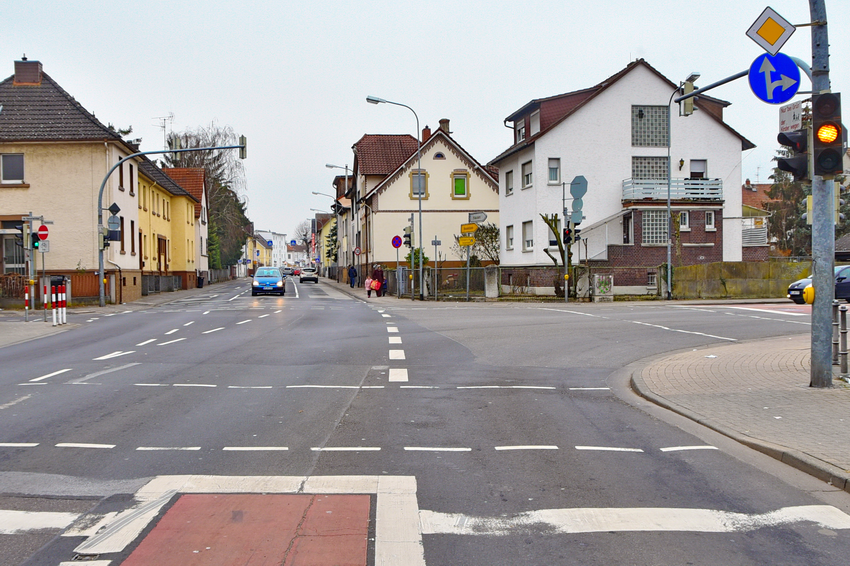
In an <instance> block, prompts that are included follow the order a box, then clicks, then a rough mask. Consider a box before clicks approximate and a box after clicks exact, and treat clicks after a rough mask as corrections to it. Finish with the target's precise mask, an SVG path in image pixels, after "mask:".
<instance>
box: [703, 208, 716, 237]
mask: <svg viewBox="0 0 850 566" xmlns="http://www.w3.org/2000/svg"><path fill="white" fill-rule="evenodd" d="M709 219H710V221H709ZM716 219H717V215H716V214H715V213H714V211H713V210H706V211H705V231H706V232H716V231H717V225H716V224H715V222H716Z"/></svg>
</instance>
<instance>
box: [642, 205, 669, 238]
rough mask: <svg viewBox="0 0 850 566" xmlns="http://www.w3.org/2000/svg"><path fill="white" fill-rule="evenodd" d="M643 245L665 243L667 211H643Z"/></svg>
mask: <svg viewBox="0 0 850 566" xmlns="http://www.w3.org/2000/svg"><path fill="white" fill-rule="evenodd" d="M642 242H643V243H644V244H666V243H667V211H666V210H644V211H643V240H642Z"/></svg>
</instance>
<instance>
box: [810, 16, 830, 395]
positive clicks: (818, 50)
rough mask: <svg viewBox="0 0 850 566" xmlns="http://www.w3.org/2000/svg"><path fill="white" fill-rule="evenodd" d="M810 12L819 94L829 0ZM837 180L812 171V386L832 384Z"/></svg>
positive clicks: (824, 73) (825, 76)
mask: <svg viewBox="0 0 850 566" xmlns="http://www.w3.org/2000/svg"><path fill="white" fill-rule="evenodd" d="M809 13H810V15H811V20H812V91H813V92H814V93H815V94H819V93H822V92H828V91H829V89H830V82H829V38H828V34H827V25H826V5H825V0H809ZM810 151H812V149H811V148H810ZM812 173H814V171H812ZM830 177H831V176H830ZM833 184H834V183H833V182H832V179H831V178H830V179H829V180H827V179H825V178H824V177H823V176H821V175H814V174H813V175H812V201H813V202H812V263H813V273H812V284H813V286H814V288H815V301H814V304H813V305H812V339H811V340H812V341H811V382H810V383H809V386H810V387H832V300H833V297H834V295H835V283H834V275H833V273H834V269H833V266H834V265H835V221H834V215H835V213H834V211H833V195H832V187H833Z"/></svg>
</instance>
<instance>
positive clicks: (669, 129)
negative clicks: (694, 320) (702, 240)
mask: <svg viewBox="0 0 850 566" xmlns="http://www.w3.org/2000/svg"><path fill="white" fill-rule="evenodd" d="M680 88H681V87H680V86H679V87H676V90H674V91H673V94H671V95H670V101H669V102H668V103H667V300H668V301H670V300H672V299H673V265H672V261H673V254H672V245H673V212H672V211H671V209H670V185H671V183H672V179H671V178H672V175H673V173H672V168H671V167H670V159H671V157H670V147H671V146H672V145H673V135H672V132H673V128H672V123H673V111H672V110H671V109H670V107H671V106H672V105H673V97H674V96H676V93H677V92H679V89H680Z"/></svg>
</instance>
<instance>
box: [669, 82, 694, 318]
mask: <svg viewBox="0 0 850 566" xmlns="http://www.w3.org/2000/svg"><path fill="white" fill-rule="evenodd" d="M699 76H700V75H699V73H697V72H693V73H691V74H690V75H688V78H687V79H685V80H684V81H682V82H681V83H679V86H677V87H676V90H674V91H673V94H671V95H670V101H669V102H667V300H668V301H670V300H672V299H673V266H672V261H673V257H672V256H673V253H672V244H673V212H672V211H671V209H670V186H671V184H672V181H671V180H672V176H673V173H672V169H671V165H670V159H671V158H670V146H672V145H673V138H672V135H671V124H672V123H673V111H672V110H671V109H670V108H671V106H672V105H673V97H674V96H676V93H678V92H679V89H681V88H682V86H683V85H684V84H685V83H693V82H695V81H696V80H697V79H698V78H699Z"/></svg>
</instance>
